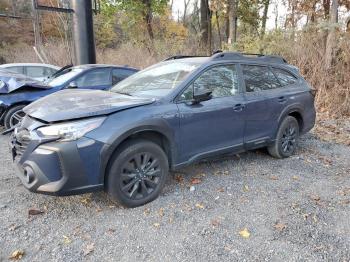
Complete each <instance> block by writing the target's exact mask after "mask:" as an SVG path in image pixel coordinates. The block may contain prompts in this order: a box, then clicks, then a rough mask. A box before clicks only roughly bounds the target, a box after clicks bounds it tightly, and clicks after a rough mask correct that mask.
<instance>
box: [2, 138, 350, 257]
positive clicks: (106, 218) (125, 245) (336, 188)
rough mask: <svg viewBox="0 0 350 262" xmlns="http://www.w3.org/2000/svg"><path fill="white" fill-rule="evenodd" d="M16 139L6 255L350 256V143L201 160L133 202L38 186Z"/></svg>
mask: <svg viewBox="0 0 350 262" xmlns="http://www.w3.org/2000/svg"><path fill="white" fill-rule="evenodd" d="M7 142H8V138H7V137H1V138H0V167H1V168H0V212H1V213H0V261H2V260H5V261H6V260H7V259H8V258H9V256H11V254H12V253H13V252H14V251H15V250H19V251H23V252H24V255H23V257H22V260H24V261H45V260H46V261H117V260H121V261H135V260H145V261H234V260H239V261H251V260H256V261H264V260H268V261H296V260H298V261H300V260H301V261H320V260H326V261H349V260H350V219H349V217H350V204H349V203H350V180H349V175H350V147H348V146H344V145H338V144H334V143H328V142H322V141H320V140H318V139H316V138H315V137H314V136H313V135H312V134H308V135H306V136H304V137H303V138H302V141H301V142H300V147H299V149H298V152H297V154H296V155H295V156H293V157H291V158H289V159H285V160H276V159H273V158H271V157H269V156H268V155H267V154H266V152H265V151H263V150H261V151H255V152H248V153H244V154H240V155H236V156H232V157H226V158H223V159H220V160H217V161H210V162H204V163H200V164H197V165H192V166H190V167H188V168H185V169H183V170H182V171H181V172H178V173H175V174H173V176H172V177H171V178H169V181H168V183H167V186H166V188H165V190H164V191H163V194H162V195H161V196H160V197H159V198H158V199H157V200H156V201H154V202H152V203H150V204H148V205H146V206H144V207H140V208H135V209H124V208H122V207H119V206H115V205H114V204H113V203H112V202H111V201H109V200H108V199H107V198H106V195H105V194H104V193H94V194H86V195H81V196H73V197H63V198H59V197H52V196H44V195H39V194H33V193H30V192H28V191H27V190H26V189H24V188H23V186H22V185H21V183H20V181H19V179H18V178H17V177H16V176H15V174H14V170H13V167H12V163H11V159H10V154H9V152H8V149H7ZM191 186H193V187H192V188H191ZM193 189H194V190H193ZM32 208H36V209H39V210H41V211H43V213H42V214H38V215H29V210H30V209H32ZM244 229H246V230H244ZM240 232H241V234H240Z"/></svg>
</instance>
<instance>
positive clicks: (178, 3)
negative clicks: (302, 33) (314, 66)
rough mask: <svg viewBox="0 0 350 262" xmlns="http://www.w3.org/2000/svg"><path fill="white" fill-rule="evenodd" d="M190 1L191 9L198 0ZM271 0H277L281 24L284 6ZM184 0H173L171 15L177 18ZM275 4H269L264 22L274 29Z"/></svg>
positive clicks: (267, 26) (268, 27)
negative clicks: (266, 18)
mask: <svg viewBox="0 0 350 262" xmlns="http://www.w3.org/2000/svg"><path fill="white" fill-rule="evenodd" d="M190 1H191V4H190V6H191V10H192V6H193V4H194V3H195V2H198V0H190ZM273 2H277V3H278V4H277V6H278V16H279V19H278V23H279V25H282V24H283V22H284V16H285V14H286V7H285V6H284V5H283V4H282V3H281V2H282V1H279V0H275V1H273ZM184 7H185V5H184V0H174V2H173V17H174V18H176V19H177V16H178V13H179V14H180V15H182V14H183V10H184ZM274 9H275V5H274V4H271V5H270V8H269V12H268V20H267V22H266V28H267V29H274V28H275V18H276V15H275V10H274Z"/></svg>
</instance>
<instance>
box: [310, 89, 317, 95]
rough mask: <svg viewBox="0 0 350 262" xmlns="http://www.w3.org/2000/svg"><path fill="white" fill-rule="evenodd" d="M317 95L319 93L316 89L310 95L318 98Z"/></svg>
mask: <svg viewBox="0 0 350 262" xmlns="http://www.w3.org/2000/svg"><path fill="white" fill-rule="evenodd" d="M316 93H317V90H316V89H310V94H311V95H312V96H313V97H315V96H316Z"/></svg>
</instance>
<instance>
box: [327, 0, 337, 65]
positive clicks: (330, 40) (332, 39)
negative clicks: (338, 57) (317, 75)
mask: <svg viewBox="0 0 350 262" xmlns="http://www.w3.org/2000/svg"><path fill="white" fill-rule="evenodd" d="M338 7H339V3H338V0H333V1H332V5H331V9H330V17H329V23H330V26H331V29H330V30H329V33H328V36H327V42H326V53H325V68H326V69H327V70H328V69H330V68H331V66H332V61H333V59H334V57H335V49H336V44H337V42H336V24H337V23H338Z"/></svg>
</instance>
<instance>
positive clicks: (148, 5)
mask: <svg viewBox="0 0 350 262" xmlns="http://www.w3.org/2000/svg"><path fill="white" fill-rule="evenodd" d="M142 2H143V4H144V5H145V9H144V12H143V20H144V21H145V24H146V27H147V32H148V36H149V38H150V40H151V41H152V42H153V39H154V34H153V28H152V19H153V12H152V0H142Z"/></svg>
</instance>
